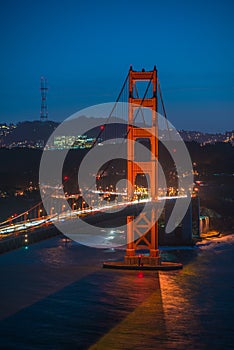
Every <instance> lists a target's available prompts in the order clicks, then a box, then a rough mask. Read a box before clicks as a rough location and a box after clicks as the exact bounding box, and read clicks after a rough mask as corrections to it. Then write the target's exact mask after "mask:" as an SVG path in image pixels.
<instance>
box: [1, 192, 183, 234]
mask: <svg viewBox="0 0 234 350" xmlns="http://www.w3.org/2000/svg"><path fill="white" fill-rule="evenodd" d="M96 192H98V191H96ZM101 193H103V194H105V192H101ZM110 193H111V194H113V195H115V194H118V193H114V192H113V193H112V192H110ZM125 195H126V194H125ZM63 198H64V197H63ZM177 198H187V196H186V195H181V196H161V197H158V200H159V201H161V200H166V199H171V200H172V199H177ZM147 202H151V199H149V198H148V199H140V200H134V201H130V202H122V203H114V204H112V205H111V204H108V205H105V206H101V207H98V206H97V207H93V208H92V209H91V208H87V209H82V210H69V211H65V212H62V213H60V214H57V213H56V214H53V215H48V216H43V217H42V218H35V219H30V220H27V221H21V222H18V223H15V224H13V223H10V224H7V225H4V226H2V227H1V228H0V238H2V239H3V238H10V237H11V236H12V235H15V234H17V233H19V232H22V231H23V232H26V231H27V230H30V229H31V230H32V229H34V228H38V227H41V226H46V225H50V224H52V223H53V222H55V221H64V220H70V219H72V218H75V217H77V216H82V215H88V214H93V213H97V212H102V211H104V210H105V211H106V210H111V209H117V208H119V207H125V206H130V205H136V204H140V203H147Z"/></svg>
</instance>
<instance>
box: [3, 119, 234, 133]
mask: <svg viewBox="0 0 234 350" xmlns="http://www.w3.org/2000/svg"><path fill="white" fill-rule="evenodd" d="M87 118H88V117H87ZM99 119H101V118H99ZM105 119H106V118H103V120H105ZM25 122H41V123H45V122H53V123H62V122H63V120H61V121H60V120H52V119H47V120H43V121H42V120H40V118H38V119H31V120H19V121H10V122H8V121H0V124H7V125H10V124H13V125H17V124H18V123H25ZM177 131H186V132H200V133H203V134H225V133H226V132H232V131H234V128H231V129H228V130H223V131H206V130H201V129H177Z"/></svg>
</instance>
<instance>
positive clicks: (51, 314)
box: [0, 236, 234, 350]
mask: <svg viewBox="0 0 234 350" xmlns="http://www.w3.org/2000/svg"><path fill="white" fill-rule="evenodd" d="M123 255H124V252H123V251H111V250H95V249H91V248H87V247H82V246H79V245H77V244H74V243H72V244H68V245H65V243H64V242H63V241H62V240H61V238H53V239H50V240H47V241H44V242H41V243H38V244H35V245H32V246H30V247H29V249H28V250H26V249H24V248H23V249H19V250H16V251H13V252H10V253H7V254H4V255H1V256H0V276H1V288H0V292H1V298H0V337H1V340H0V348H1V349H17V350H18V349H19V350H21V349H22V350H26V349H72V350H73V349H101V350H102V349H107V350H111V349H116V350H117V349H139V350H140V349H141V350H142V349H146V350H148V349H192V350H193V349H234V301H233V299H234V263H233V259H234V237H233V236H229V237H224V238H220V239H217V240H214V241H206V242H202V244H200V245H199V246H198V247H197V248H194V249H190V250H189V249H187V250H178V251H168V252H163V255H164V257H166V258H167V259H171V260H174V261H178V260H179V261H182V262H183V263H184V268H183V270H181V271H175V272H159V273H156V272H144V273H143V274H142V273H139V272H137V271H114V270H105V269H102V262H103V261H107V260H111V259H120V258H121V257H122V256H123Z"/></svg>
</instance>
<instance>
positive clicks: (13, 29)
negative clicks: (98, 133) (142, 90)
mask: <svg viewBox="0 0 234 350" xmlns="http://www.w3.org/2000/svg"><path fill="white" fill-rule="evenodd" d="M0 37H1V56H0V63H1V65H0V78H1V79H0V95H1V98H0V122H16V121H23V120H34V119H39V116H40V90H39V88H40V77H41V75H44V76H46V77H47V79H48V85H49V91H48V110H49V118H50V119H52V120H59V121H62V120H64V119H65V118H66V117H68V116H69V115H70V114H72V113H74V112H76V111H77V110H79V109H81V108H84V107H88V106H90V105H93V104H97V103H103V102H111V101H115V99H116V97H117V95H118V92H119V90H120V88H121V86H122V83H123V80H124V79H125V77H126V74H127V71H128V69H129V65H130V64H132V65H133V69H135V70H138V69H139V70H141V69H142V67H144V68H145V69H146V70H151V69H153V66H154V65H155V64H156V66H157V69H158V74H159V79H160V83H161V88H162V91H163V96H164V102H165V105H166V110H167V114H168V118H169V120H170V121H171V122H172V123H173V124H174V126H175V127H176V128H178V129H186V130H205V131H211V132H213V131H225V130H231V129H234V123H233V116H234V1H233V0H196V1H192V0H161V1H158V0H145V1H143V0H142V1H139V0H134V1H132V0H124V1H123V0H118V1H115V0H114V1H106V0H100V1H98V0H96V1H95V0H89V1H87V0H86V1H80V0H74V1H72V0H66V1H64V0H61V1H60V0H57V1H52V0H46V1H45V0H40V1H38V0H34V1H29V0H28V1H26V0H21V1H17V0H4V1H1V5H0Z"/></svg>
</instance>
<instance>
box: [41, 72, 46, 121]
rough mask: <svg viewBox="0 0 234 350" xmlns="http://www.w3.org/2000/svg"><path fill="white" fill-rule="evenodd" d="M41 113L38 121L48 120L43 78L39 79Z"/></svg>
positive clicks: (44, 79) (44, 80)
mask: <svg viewBox="0 0 234 350" xmlns="http://www.w3.org/2000/svg"><path fill="white" fill-rule="evenodd" d="M40 90H41V113H40V120H41V121H45V120H47V119H48V108H47V101H46V98H47V91H48V87H47V79H46V78H44V77H41V87H40Z"/></svg>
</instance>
